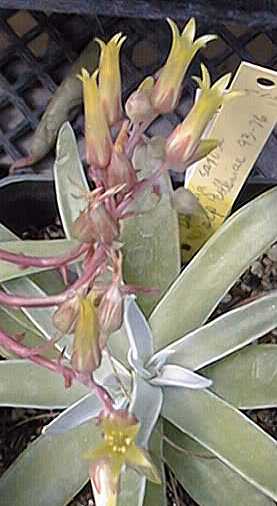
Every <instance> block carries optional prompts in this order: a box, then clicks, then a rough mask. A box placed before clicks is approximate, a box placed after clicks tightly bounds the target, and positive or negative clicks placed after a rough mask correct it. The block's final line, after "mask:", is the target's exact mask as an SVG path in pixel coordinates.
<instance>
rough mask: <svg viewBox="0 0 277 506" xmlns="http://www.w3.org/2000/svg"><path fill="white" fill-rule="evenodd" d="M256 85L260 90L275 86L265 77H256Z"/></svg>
mask: <svg viewBox="0 0 277 506" xmlns="http://www.w3.org/2000/svg"><path fill="white" fill-rule="evenodd" d="M257 83H258V86H260V88H273V87H274V86H275V82H274V81H272V79H268V78H267V77H258V78H257Z"/></svg>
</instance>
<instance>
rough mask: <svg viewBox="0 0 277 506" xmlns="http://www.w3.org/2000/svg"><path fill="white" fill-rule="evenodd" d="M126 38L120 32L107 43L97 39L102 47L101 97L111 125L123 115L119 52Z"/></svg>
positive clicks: (100, 65) (100, 66)
mask: <svg viewBox="0 0 277 506" xmlns="http://www.w3.org/2000/svg"><path fill="white" fill-rule="evenodd" d="M126 38H127V37H126V36H123V35H122V33H121V32H120V33H117V34H116V35H114V36H113V37H112V38H111V39H110V41H109V42H108V43H107V44H105V43H104V42H103V41H102V40H100V39H98V38H97V39H95V40H96V42H98V44H99V46H100V48H101V55H100V64H99V69H100V73H99V90H100V99H101V102H102V104H103V107H104V110H105V114H106V117H107V121H108V123H109V125H110V126H111V125H113V124H115V123H116V122H117V121H119V120H120V119H121V117H122V104H121V75H120V66H119V52H120V48H121V46H122V44H123V43H124V42H125V40H126Z"/></svg>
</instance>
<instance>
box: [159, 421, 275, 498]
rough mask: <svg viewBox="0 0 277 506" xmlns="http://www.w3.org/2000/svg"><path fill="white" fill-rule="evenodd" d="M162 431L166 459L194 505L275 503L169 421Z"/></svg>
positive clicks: (165, 423)
mask: <svg viewBox="0 0 277 506" xmlns="http://www.w3.org/2000/svg"><path fill="white" fill-rule="evenodd" d="M164 431H165V434H166V438H167V439H166V442H165V443H164V457H165V459H166V462H167V464H168V465H169V467H170V469H171V470H172V471H173V472H174V474H175V476H176V478H177V480H178V481H179V482H180V483H181V484H182V485H183V487H184V488H185V490H186V491H187V492H188V493H189V494H190V496H191V497H192V498H193V499H194V500H195V501H196V502H197V504H201V506H222V505H223V504H224V506H237V504H243V505H244V506H274V504H275V502H274V501H272V499H269V498H268V497H266V496H265V495H264V494H262V493H261V492H259V491H258V490H257V489H255V487H254V486H253V485H251V484H250V483H248V482H247V481H245V480H244V479H243V478H242V477H241V476H239V474H237V473H236V472H235V471H233V470H232V469H230V468H229V467H227V466H226V465H225V464H223V463H222V462H221V461H220V460H219V459H217V458H216V457H214V455H213V454H212V453H211V452H209V451H208V450H207V449H206V448H204V447H203V446H202V445H201V444H199V443H197V442H196V441H193V440H192V439H191V438H190V437H189V436H187V435H186V434H184V433H183V432H181V431H180V430H178V429H177V428H176V427H174V426H173V425H172V424H170V423H168V422H164ZM168 441H171V443H169V442H168ZM173 445H174V446H173Z"/></svg>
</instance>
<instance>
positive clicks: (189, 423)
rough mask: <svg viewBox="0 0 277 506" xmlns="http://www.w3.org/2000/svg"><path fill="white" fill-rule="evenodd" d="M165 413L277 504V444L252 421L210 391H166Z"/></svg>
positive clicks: (167, 417)
mask: <svg viewBox="0 0 277 506" xmlns="http://www.w3.org/2000/svg"><path fill="white" fill-rule="evenodd" d="M176 406H178V409H176ZM162 413H163V416H164V417H165V418H166V419H168V420H169V421H170V422H171V423H173V424H174V425H175V426H176V427H177V428H179V429H180V430H182V431H183V432H184V433H185V434H187V435H189V436H191V437H192V438H193V439H194V440H195V441H197V442H198V443H200V444H201V445H203V446H204V447H205V448H206V449H207V450H209V451H210V452H211V453H212V454H213V455H215V456H216V457H217V458H218V459H219V460H221V461H222V462H223V463H224V464H226V465H227V466H228V467H230V468H231V469H232V470H233V471H235V472H236V473H238V474H239V475H240V476H241V477H242V478H243V479H245V480H246V481H248V482H249V483H250V484H252V485H254V487H255V488H256V489H257V490H258V491H260V492H261V493H263V494H265V495H266V496H267V497H269V498H270V499H273V500H275V501H276V499H277V483H276V475H275V469H276V465H277V443H276V441H275V440H274V439H273V438H272V437H271V436H269V435H268V434H267V433H266V432H264V431H263V430H262V429H261V428H260V427H259V426H257V425H256V424H255V423H254V422H252V420H250V419H249V418H247V417H246V416H245V415H243V414H242V413H241V412H240V411H238V410H237V409H236V408H234V407H233V406H231V405H230V404H228V403H227V402H225V401H224V400H223V399H221V398H220V397H217V396H216V395H215V394H214V393H212V392H211V391H210V390H208V389H205V390H195V391H192V390H189V389H184V388H182V389H181V388H174V389H173V388H172V389H169V388H167V389H164V404H163V410H162ZM203 413H206V414H207V416H205V417H204V416H203Z"/></svg>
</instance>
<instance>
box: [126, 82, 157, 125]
mask: <svg viewBox="0 0 277 506" xmlns="http://www.w3.org/2000/svg"><path fill="white" fill-rule="evenodd" d="M153 86H154V79H153V77H146V79H144V81H143V82H142V83H141V84H140V86H139V87H138V89H137V90H136V91H134V92H133V93H132V94H131V95H130V97H129V98H128V100H127V102H126V106H125V109H126V114H127V116H128V118H130V120H131V121H132V123H141V122H142V121H149V120H150V118H152V117H153V119H154V117H155V116H156V113H155V112H154V109H153V105H152V102H151V93H152V90H153Z"/></svg>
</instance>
